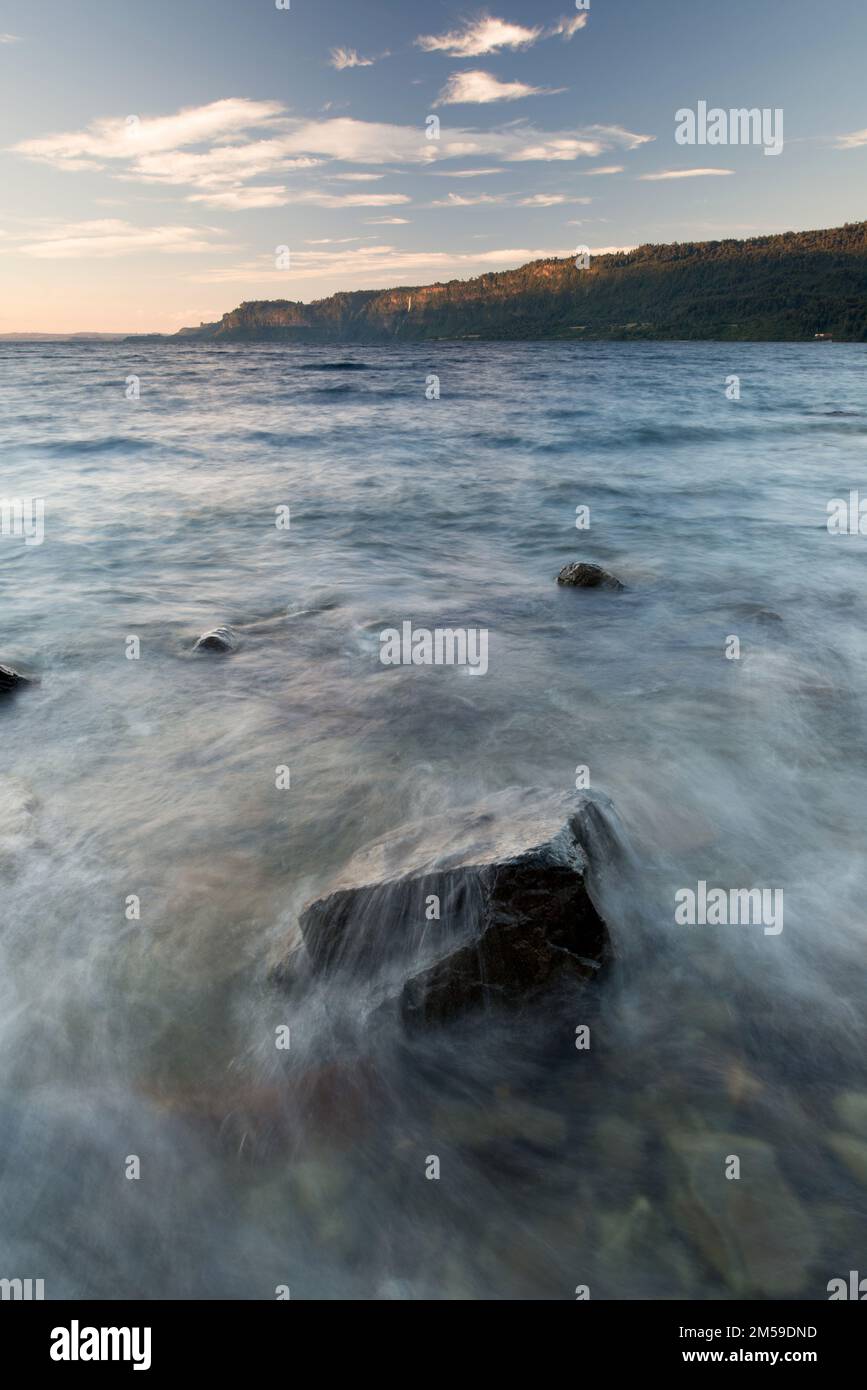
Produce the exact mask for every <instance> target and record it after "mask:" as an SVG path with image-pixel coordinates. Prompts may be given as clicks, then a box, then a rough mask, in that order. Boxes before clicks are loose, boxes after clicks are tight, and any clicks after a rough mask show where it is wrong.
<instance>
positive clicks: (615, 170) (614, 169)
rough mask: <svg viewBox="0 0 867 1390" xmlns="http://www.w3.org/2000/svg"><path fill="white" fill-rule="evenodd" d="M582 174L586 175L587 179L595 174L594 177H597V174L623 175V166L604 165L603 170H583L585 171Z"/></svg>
mask: <svg viewBox="0 0 867 1390" xmlns="http://www.w3.org/2000/svg"><path fill="white" fill-rule="evenodd" d="M584 173H585V174H587V175H588V177H589V176H590V175H591V174H596V175H598V174H622V173H623V165H622V164H606V166H605V168H604V169H585V170H584Z"/></svg>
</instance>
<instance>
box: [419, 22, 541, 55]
mask: <svg viewBox="0 0 867 1390" xmlns="http://www.w3.org/2000/svg"><path fill="white" fill-rule="evenodd" d="M542 32H543V31H542V29H541V27H539V28H534V29H527V28H525V27H524V25H523V24H511V23H510V22H509V21H508V20H505V19H494V18H493V17H492V16H491V15H487V14H485V15H481V16H480V17H479V18H478V19H467V20H465V21H464V23H463V26H462V27H461V28H460V29H453V30H451V32H450V33H447V34H421V35H419V37H418V38H417V39H416V44H417V45H418V47H419V48H423V49H424V51H425V53H448V54H449V56H450V57H452V58H478V57H480V56H481V55H482V54H483V53H499V52H501V50H502V49H504V48H511V49H520V48H530V47H531V46H532V45H533V44H534V43H535V42H536V40H537V39H538V38H541V36H542Z"/></svg>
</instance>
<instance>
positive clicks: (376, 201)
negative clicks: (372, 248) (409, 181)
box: [292, 188, 412, 208]
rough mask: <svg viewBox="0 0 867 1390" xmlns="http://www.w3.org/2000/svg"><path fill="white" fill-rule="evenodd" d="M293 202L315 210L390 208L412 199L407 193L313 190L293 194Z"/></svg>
mask: <svg viewBox="0 0 867 1390" xmlns="http://www.w3.org/2000/svg"><path fill="white" fill-rule="evenodd" d="M292 202H293V204H294V203H307V204H308V205H309V206H310V207H315V208H390V207H397V206H398V205H399V204H401V203H411V202H412V199H411V198H408V197H407V195H406V194H405V193H322V192H320V191H319V190H318V189H315V188H311V189H305V190H304V191H303V192H300V193H293V194H292Z"/></svg>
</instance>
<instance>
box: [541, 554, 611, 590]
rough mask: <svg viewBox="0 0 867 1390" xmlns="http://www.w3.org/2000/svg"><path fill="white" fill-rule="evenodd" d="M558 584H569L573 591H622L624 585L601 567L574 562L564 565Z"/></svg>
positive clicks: (558, 576)
mask: <svg viewBox="0 0 867 1390" xmlns="http://www.w3.org/2000/svg"><path fill="white" fill-rule="evenodd" d="M557 583H558V584H567V585H569V587H570V588H573V589H622V588H623V585H622V584H621V582H620V580H619V579H615V577H614V575H613V574H609V573H608V571H607V570H604V569H602V568H601V566H599V565H588V564H585V563H584V562H583V561H572V562H571V563H570V564H568V565H564V566H563V568H562V569H561V571H560V573H559V574H558V575H557Z"/></svg>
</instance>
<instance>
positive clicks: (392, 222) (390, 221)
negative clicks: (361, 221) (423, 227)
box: [367, 217, 410, 227]
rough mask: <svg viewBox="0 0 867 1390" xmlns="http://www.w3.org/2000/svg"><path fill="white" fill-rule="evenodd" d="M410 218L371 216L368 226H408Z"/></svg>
mask: <svg viewBox="0 0 867 1390" xmlns="http://www.w3.org/2000/svg"><path fill="white" fill-rule="evenodd" d="M409 224H410V219H409V218H408V217H370V218H368V221H367V225H368V227H408V226H409Z"/></svg>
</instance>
